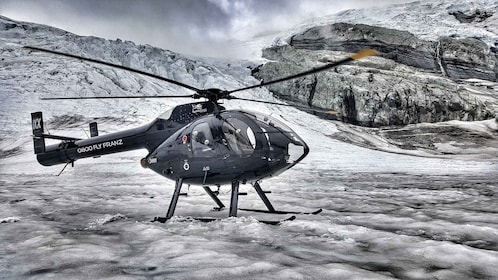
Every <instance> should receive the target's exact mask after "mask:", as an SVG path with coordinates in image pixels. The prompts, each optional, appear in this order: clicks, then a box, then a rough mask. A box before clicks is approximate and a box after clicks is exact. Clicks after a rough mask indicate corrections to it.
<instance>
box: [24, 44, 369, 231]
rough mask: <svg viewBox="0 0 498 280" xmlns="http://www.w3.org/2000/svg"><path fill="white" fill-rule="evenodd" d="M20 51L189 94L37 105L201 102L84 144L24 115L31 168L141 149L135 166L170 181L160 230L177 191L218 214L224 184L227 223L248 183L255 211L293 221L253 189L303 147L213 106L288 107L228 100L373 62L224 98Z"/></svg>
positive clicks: (247, 115) (274, 123)
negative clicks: (202, 194)
mask: <svg viewBox="0 0 498 280" xmlns="http://www.w3.org/2000/svg"><path fill="white" fill-rule="evenodd" d="M25 48H27V49H29V50H31V51H41V52H47V53H51V54H56V55H61V56H66V57H70V58H76V59H79V60H85V61H89V62H93V63H98V64H103V65H107V66H111V67H116V68H119V69H123V70H127V71H132V72H135V73H139V74H142V75H146V76H150V77H154V78H157V79H160V80H162V81H166V82H169V83H172V84H175V85H178V86H180V87H183V88H187V89H190V90H192V91H194V92H195V93H194V94H192V95H184V96H114V97H112V96H111V97H54V98H42V100H56V99H106V98H112V99H115V98H178V97H182V98H185V97H192V98H194V99H200V98H204V99H205V101H202V102H195V103H190V104H183V105H179V106H176V107H174V108H172V109H170V110H168V111H166V112H165V113H163V114H161V115H160V116H159V117H158V118H156V119H155V120H154V121H152V122H151V123H149V124H147V125H144V126H141V127H138V128H134V129H129V130H125V131H120V132H116V133H111V134H107V135H101V136H99V135H98V128H97V123H95V122H94V123H91V124H90V134H91V138H89V139H79V138H73V137H66V136H58V135H51V134H46V133H45V131H44V124H43V117H42V112H35V113H32V114H31V119H32V129H33V142H34V152H35V154H36V157H37V160H38V162H39V163H40V164H42V165H45V166H50V165H56V164H66V166H67V165H68V164H73V165H74V161H76V160H78V159H81V158H87V157H96V156H101V155H105V154H111V153H117V152H124V151H129V150H135V149H142V148H145V149H147V150H148V152H149V154H148V155H147V156H146V157H145V158H143V159H141V161H140V163H141V165H142V166H143V167H145V168H150V169H151V170H153V171H155V172H156V173H158V174H160V175H162V176H164V177H167V178H169V179H172V180H175V181H176V185H175V190H174V193H173V196H172V199H171V203H170V205H169V208H168V212H167V214H166V216H165V217H158V218H156V219H155V220H156V221H160V222H165V221H166V220H168V219H170V218H171V217H173V215H174V212H175V208H176V204H177V202H178V198H179V196H180V194H181V188H182V185H183V184H184V183H187V184H192V185H201V186H202V187H203V188H204V190H205V191H206V192H207V193H208V194H209V196H210V197H211V198H212V199H213V200H214V201H215V203H216V204H217V206H218V207H217V209H223V208H225V205H224V204H223V203H222V202H221V201H220V200H219V198H218V197H217V195H218V192H217V191H213V190H212V189H211V187H210V186H218V187H219V186H220V185H222V184H231V186H232V190H231V191H232V192H231V200H230V209H229V216H230V217H233V216H237V209H238V208H237V207H238V196H239V195H241V193H239V185H240V183H243V184H245V183H247V182H250V183H252V185H253V187H254V189H255V190H256V192H257V193H258V195H259V196H260V198H261V199H262V200H263V202H264V204H265V206H266V207H267V209H268V210H254V211H258V212H267V213H275V214H284V213H288V214H293V213H298V212H292V211H277V210H275V208H274V207H273V205H272V204H271V202H270V200H269V199H268V197H267V196H266V193H268V192H266V191H263V190H262V188H261V186H260V184H259V182H260V181H261V180H262V179H264V178H267V177H271V176H276V175H278V174H280V173H282V172H284V171H285V170H287V169H289V168H291V167H293V166H294V165H296V164H297V163H298V162H299V161H301V160H302V159H303V158H305V157H306V155H307V154H308V152H309V147H308V145H307V144H306V143H305V142H304V141H303V139H301V138H300V137H299V136H298V135H297V134H296V133H295V132H294V131H292V129H290V128H289V127H288V126H287V125H285V124H284V123H282V122H281V121H279V120H277V119H275V118H273V117H271V116H268V115H264V114H261V113H257V112H250V111H243V110H226V109H225V108H224V107H223V106H222V105H221V104H220V103H219V101H220V100H222V99H227V100H229V99H238V100H246V101H255V102H262V103H269V104H277V105H283V106H288V105H287V104H282V103H276V102H266V101H259V100H251V99H244V98H238V97H235V96H232V93H235V92H239V91H243V90H248V89H253V88H258V87H263V86H267V85H270V84H274V83H279V82H283V81H287V80H291V79H295V78H298V77H302V76H306V75H310V74H314V73H317V72H320V71H325V70H328V69H331V68H333V67H336V66H339V65H342V64H345V63H348V62H350V61H353V60H357V59H360V58H363V57H366V56H370V55H375V54H376V52H375V51H374V50H370V49H366V50H361V51H359V52H358V53H355V54H353V55H351V56H350V57H347V58H345V59H342V60H339V61H336V62H331V63H328V64H326V65H324V66H321V67H318V68H313V69H311V70H309V71H305V72H302V73H298V74H295V75H292V76H288V77H284V78H281V79H276V80H272V81H267V82H262V83H260V84H258V85H253V86H248V87H243V88H239V89H235V90H231V91H227V90H221V89H216V88H211V89H198V88H195V87H192V86H190V85H187V84H184V83H181V82H178V81H175V80H171V79H168V78H164V77H161V76H157V75H155V74H151V73H148V72H144V71H141V70H136V69H132V68H129V67H125V66H122V65H117V64H113V63H109V62H105V61H101V60H96V59H91V58H85V57H81V56H77V55H73V54H67V53H63V52H58V51H53V50H48V49H44V48H39V47H31V46H26V47H25ZM304 109H306V110H310V109H311V108H308V107H305V108H304ZM45 139H55V140H60V142H59V143H58V144H54V145H49V146H46V145H45ZM244 210H251V209H244Z"/></svg>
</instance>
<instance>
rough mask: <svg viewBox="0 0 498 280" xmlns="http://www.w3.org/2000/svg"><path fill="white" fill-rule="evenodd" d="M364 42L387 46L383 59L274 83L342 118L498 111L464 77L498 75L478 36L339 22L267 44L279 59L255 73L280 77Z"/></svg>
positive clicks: (430, 117) (399, 120)
mask: <svg viewBox="0 0 498 280" xmlns="http://www.w3.org/2000/svg"><path fill="white" fill-rule="evenodd" d="M362 48H373V49H376V50H380V52H381V53H380V58H379V57H374V58H367V59H365V60H360V61H358V62H355V63H353V64H350V65H346V66H342V67H338V68H335V69H333V70H331V71H326V72H321V73H318V74H316V75H313V76H307V77H303V78H299V79H295V80H292V81H288V82H285V83H280V84H274V85H271V86H269V89H270V90H271V91H272V92H273V93H274V94H275V95H277V96H280V97H282V98H285V99H289V100H292V101H294V102H299V103H302V104H308V105H310V106H313V107H317V108H323V109H327V110H334V111H337V112H339V116H338V118H339V119H341V120H343V121H345V122H349V123H353V124H358V125H363V126H385V125H406V124H411V123H420V122H440V121H449V120H466V121H475V120H483V119H489V118H493V117H494V114H495V108H497V107H498V104H493V105H491V106H488V105H489V102H490V101H489V99H488V100H486V99H484V98H482V97H481V96H480V95H479V94H478V93H476V92H474V91H471V90H469V89H468V87H466V86H465V83H464V82H462V81H461V79H469V78H478V79H482V80H490V81H496V80H497V78H498V77H497V76H496V75H497V74H496V72H497V71H496V69H497V68H496V67H497V65H498V60H497V59H496V54H495V53H493V52H492V51H491V50H490V48H489V47H487V45H486V44H484V43H483V42H481V41H480V40H478V39H475V38H458V39H457V38H450V37H444V38H441V39H440V40H439V41H438V42H429V41H424V40H419V39H418V38H416V37H415V36H414V35H412V34H410V33H408V32H405V31H398V30H394V29H387V28H380V27H374V26H368V25H361V24H357V25H353V24H346V23H336V24H332V25H327V26H321V27H313V28H311V29H309V30H307V31H305V32H303V33H301V34H297V35H295V36H293V37H292V38H291V39H290V41H289V45H285V46H278V47H272V48H267V49H265V50H263V56H264V57H265V58H267V59H270V60H272V62H269V63H267V64H265V65H262V66H260V67H258V68H257V71H253V75H254V76H255V77H257V78H259V79H262V80H263V81H268V80H273V79H275V78H277V77H283V76H288V75H292V74H295V73H298V72H302V71H305V70H309V69H310V68H313V67H317V66H319V65H320V64H319V63H320V61H321V62H323V61H327V60H332V61H333V60H337V59H340V58H343V57H344V56H346V55H347V54H346V53H344V52H348V53H349V52H355V51H357V50H359V49H362ZM324 56H329V57H330V56H332V57H331V58H327V59H323V57H324ZM322 65H323V64H322Z"/></svg>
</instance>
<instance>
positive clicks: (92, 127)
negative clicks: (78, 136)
mask: <svg viewBox="0 0 498 280" xmlns="http://www.w3.org/2000/svg"><path fill="white" fill-rule="evenodd" d="M95 136H99V129H98V128H97V123H96V122H92V123H90V137H95Z"/></svg>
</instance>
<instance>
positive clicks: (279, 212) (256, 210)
mask: <svg viewBox="0 0 498 280" xmlns="http://www.w3.org/2000/svg"><path fill="white" fill-rule="evenodd" d="M239 210H242V211H249V212H257V213H268V214H279V215H280V214H298V215H316V214H319V213H322V211H323V209H318V210H316V211H313V212H298V211H277V210H274V211H270V210H262V209H248V208H239Z"/></svg>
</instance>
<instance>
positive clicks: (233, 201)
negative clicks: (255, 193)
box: [228, 180, 240, 217]
mask: <svg viewBox="0 0 498 280" xmlns="http://www.w3.org/2000/svg"><path fill="white" fill-rule="evenodd" d="M239 184H240V183H239V181H237V180H234V181H232V197H231V198H230V212H229V214H228V216H229V217H237V205H238V203H239Z"/></svg>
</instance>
